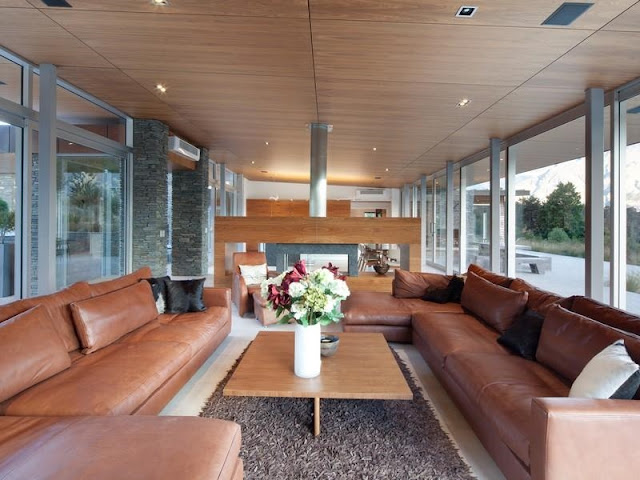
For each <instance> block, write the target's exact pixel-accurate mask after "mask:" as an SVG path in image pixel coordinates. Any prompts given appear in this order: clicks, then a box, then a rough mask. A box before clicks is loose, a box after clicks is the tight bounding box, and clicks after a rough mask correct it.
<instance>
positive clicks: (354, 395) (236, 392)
mask: <svg viewBox="0 0 640 480" xmlns="http://www.w3.org/2000/svg"><path fill="white" fill-rule="evenodd" d="M293 335H294V334H293V332H260V333H258V335H257V336H256V339H255V340H254V341H253V343H252V344H251V346H250V347H249V349H248V350H247V351H246V353H245V355H244V357H243V358H242V360H241V361H240V364H239V365H238V367H237V368H236V371H235V372H234V373H233V375H232V376H231V378H230V379H229V382H228V383H227V385H226V386H225V388H224V391H223V395H230V396H246V397H296V398H313V433H314V435H319V434H320V399H321V398H342V399H375V400H411V399H413V394H412V392H411V389H410V388H409V385H407V381H406V380H405V378H404V375H403V374H402V372H401V371H400V367H398V364H397V362H396V360H395V358H394V357H393V355H392V353H391V350H390V348H389V346H388V345H387V342H386V340H385V339H384V336H383V335H382V334H381V333H353V332H351V333H339V334H337V335H338V336H339V337H340V345H339V346H338V351H337V353H336V354H335V355H334V356H333V357H322V371H321V373H320V375H319V376H318V377H316V378H309V379H305V378H299V377H296V376H295V374H294V373H293V343H294V337H293Z"/></svg>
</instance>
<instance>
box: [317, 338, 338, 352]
mask: <svg viewBox="0 0 640 480" xmlns="http://www.w3.org/2000/svg"><path fill="white" fill-rule="evenodd" d="M339 343H340V338H339V337H337V336H335V335H322V336H321V337H320V354H321V355H322V356H323V357H331V356H332V355H334V354H335V353H336V352H337V351H338V344H339Z"/></svg>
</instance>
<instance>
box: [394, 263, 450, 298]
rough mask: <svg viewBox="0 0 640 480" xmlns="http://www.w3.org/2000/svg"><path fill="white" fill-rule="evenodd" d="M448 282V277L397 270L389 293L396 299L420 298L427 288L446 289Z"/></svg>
mask: <svg viewBox="0 0 640 480" xmlns="http://www.w3.org/2000/svg"><path fill="white" fill-rule="evenodd" d="M450 280H451V277H450V276H447V275H441V274H439V273H419V272H408V271H406V270H402V269H400V268H397V269H396V270H395V274H394V278H393V282H392V283H391V292H392V295H393V296H394V297H396V298H421V297H422V296H423V295H424V294H425V293H426V292H427V288H428V287H435V288H446V287H447V285H449V281H450Z"/></svg>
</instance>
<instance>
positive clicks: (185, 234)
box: [171, 148, 210, 276]
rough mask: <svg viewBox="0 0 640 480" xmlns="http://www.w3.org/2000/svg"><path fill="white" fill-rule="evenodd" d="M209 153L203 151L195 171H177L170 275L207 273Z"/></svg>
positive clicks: (173, 192)
mask: <svg viewBox="0 0 640 480" xmlns="http://www.w3.org/2000/svg"><path fill="white" fill-rule="evenodd" d="M209 204H210V195H209V150H207V149H206V148H201V149H200V160H199V161H198V162H196V169H195V170H176V171H174V172H173V181H172V205H173V215H172V219H173V222H172V238H171V240H172V241H171V243H172V247H173V248H172V253H171V258H172V262H171V274H172V275H179V276H193V275H197V276H201V275H206V274H207V263H208V258H207V257H208V256H207V246H208V242H207V227H208V213H209Z"/></svg>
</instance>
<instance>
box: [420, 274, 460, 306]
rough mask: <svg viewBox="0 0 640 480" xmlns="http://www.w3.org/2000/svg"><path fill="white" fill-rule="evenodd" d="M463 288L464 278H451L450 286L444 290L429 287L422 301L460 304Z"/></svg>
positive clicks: (455, 276)
mask: <svg viewBox="0 0 640 480" xmlns="http://www.w3.org/2000/svg"><path fill="white" fill-rule="evenodd" d="M463 288H464V280H463V278H462V277H458V276H457V275H454V276H453V277H451V280H449V284H448V285H447V286H446V287H444V288H436V287H427V291H426V292H425V294H424V295H423V296H422V297H421V298H422V300H425V301H427V302H436V303H447V302H456V303H460V296H461V295H462V289H463Z"/></svg>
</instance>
